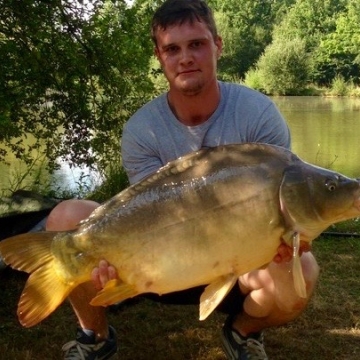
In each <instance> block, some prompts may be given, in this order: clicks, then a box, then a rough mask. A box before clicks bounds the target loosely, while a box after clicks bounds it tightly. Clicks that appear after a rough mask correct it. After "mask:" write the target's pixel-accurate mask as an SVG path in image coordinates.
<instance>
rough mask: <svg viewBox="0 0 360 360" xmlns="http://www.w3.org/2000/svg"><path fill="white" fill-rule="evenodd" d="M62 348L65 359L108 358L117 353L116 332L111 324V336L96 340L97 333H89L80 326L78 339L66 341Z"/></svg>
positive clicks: (92, 359) (104, 359)
mask: <svg viewBox="0 0 360 360" xmlns="http://www.w3.org/2000/svg"><path fill="white" fill-rule="evenodd" d="M62 350H63V351H64V352H65V356H64V359H65V360H108V359H111V358H112V357H113V356H114V355H116V351H117V344H116V332H115V330H114V328H113V327H112V326H109V338H108V339H106V340H102V341H99V342H95V334H94V333H92V334H91V335H87V334H86V333H85V332H84V331H83V330H82V329H80V328H78V330H77V335H76V340H72V341H69V342H68V343H66V344H65V345H64V346H63V347H62Z"/></svg>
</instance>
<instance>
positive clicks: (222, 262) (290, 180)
mask: <svg viewBox="0 0 360 360" xmlns="http://www.w3.org/2000/svg"><path fill="white" fill-rule="evenodd" d="M359 210H360V185H359V180H356V179H350V178H348V177H345V176H343V175H340V174H338V173H336V172H333V171H329V170H326V169H323V168H319V167H316V166H313V165H310V164H308V163H306V162H303V161H302V160H300V159H299V158H298V157H297V156H296V155H294V154H293V153H292V152H290V151H288V150H286V149H284V148H280V147H277V146H271V145H264V144H241V145H226V146H220V147H217V148H212V149H205V150H201V151H197V152H194V153H192V154H189V155H187V156H184V157H182V158H180V159H178V160H175V161H173V162H170V163H169V164H167V165H166V166H164V167H163V168H161V169H160V170H159V171H157V172H156V173H155V174H153V175H151V176H149V177H148V178H146V179H145V180H143V181H141V182H139V183H137V184H134V185H132V186H130V187H129V188H127V189H126V190H124V191H122V192H121V193H119V194H118V195H116V196H114V197H113V198H112V199H110V200H109V201H107V202H106V203H104V204H103V205H101V206H100V207H99V208H97V209H96V210H95V211H94V212H93V213H92V214H91V215H90V217H89V218H88V219H86V220H85V221H83V222H82V223H81V224H80V225H79V227H78V229H77V230H75V231H70V232H59V233H51V232H42V233H27V234H23V235H19V236H15V237H12V238H9V239H7V240H4V241H2V242H0V252H1V255H2V256H3V258H4V259H5V262H6V263H8V264H10V265H11V266H12V267H13V268H15V269H18V270H22V271H26V272H28V273H31V275H30V277H29V279H28V281H27V283H26V285H25V288H24V290H23V293H22V295H21V299H20V301H19V306H18V316H19V320H20V322H21V323H22V324H23V325H24V326H27V327H29V326H32V325H35V324H37V323H38V322H39V321H41V320H42V319H44V318H45V317H47V316H48V315H49V314H50V313H51V312H52V311H54V310H55V309H56V308H57V307H58V306H59V305H60V304H61V303H62V302H63V300H64V299H65V298H66V297H67V296H68V294H69V293H70V292H71V291H72V290H73V289H74V288H75V287H76V286H77V285H79V284H81V283H83V282H86V281H89V280H90V274H91V271H92V269H93V268H94V267H95V266H97V265H98V263H99V260H100V259H106V260H107V261H108V262H110V263H111V264H113V265H114V266H115V267H116V269H117V272H118V276H119V279H120V280H112V281H110V282H108V283H107V285H106V286H105V288H104V289H103V290H102V291H101V292H100V293H98V295H97V296H96V297H95V298H94V299H93V300H92V302H91V303H92V304H93V305H109V304H112V303H115V302H117V301H120V300H123V299H126V298H129V297H133V296H136V295H138V294H142V293H148V292H153V293H157V294H165V293H169V292H173V291H178V290H182V289H187V288H190V287H194V286H198V285H202V284H209V285H208V286H207V288H206V289H205V291H204V293H203V295H202V296H201V299H200V318H201V319H204V318H206V317H207V316H208V315H209V314H210V313H211V311H212V310H213V309H214V308H215V307H216V306H217V305H218V304H219V302H221V300H222V299H223V297H224V296H225V295H226V293H227V292H228V291H229V290H230V288H231V287H232V286H233V285H234V283H235V282H236V279H237V278H238V276H239V275H241V274H244V273H247V272H249V271H251V270H253V269H257V268H259V267H262V266H264V265H266V264H267V263H269V262H271V260H272V259H273V257H274V255H275V254H276V252H277V248H278V246H279V245H280V243H281V242H282V241H285V242H286V243H288V244H289V245H294V248H295V249H296V247H297V243H298V241H299V240H304V241H308V242H311V241H312V240H313V239H314V238H316V237H317V236H318V235H319V234H320V233H321V232H322V231H324V230H325V229H326V228H327V227H328V226H329V225H331V224H333V223H335V222H339V221H343V220H346V219H349V218H353V217H357V216H359V215H360V211H359ZM293 243H294V244H293ZM294 253H295V255H294V258H295V261H294V264H295V266H294V267H295V269H294V270H295V282H297V283H298V285H297V288H298V293H299V294H300V295H301V294H303V292H304V291H305V286H304V283H303V278H302V273H301V267H300V265H299V261H298V256H297V255H296V251H295V252H294ZM296 260H297V261H296ZM302 296H304V295H302Z"/></svg>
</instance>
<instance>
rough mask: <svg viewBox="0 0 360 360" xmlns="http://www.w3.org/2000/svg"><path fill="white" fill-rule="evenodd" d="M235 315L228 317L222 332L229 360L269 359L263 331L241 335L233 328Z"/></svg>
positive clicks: (223, 343) (224, 347)
mask: <svg viewBox="0 0 360 360" xmlns="http://www.w3.org/2000/svg"><path fill="white" fill-rule="evenodd" d="M232 323H233V317H230V316H229V317H228V319H227V320H226V322H225V324H224V326H223V329H222V334H221V340H222V345H223V349H224V352H225V354H226V356H227V358H228V359H229V360H268V357H267V355H266V353H265V349H264V344H263V340H264V335H263V333H262V332H259V333H254V334H250V335H249V336H248V337H243V336H241V335H240V334H239V333H238V332H237V331H236V330H234V329H233V328H232Z"/></svg>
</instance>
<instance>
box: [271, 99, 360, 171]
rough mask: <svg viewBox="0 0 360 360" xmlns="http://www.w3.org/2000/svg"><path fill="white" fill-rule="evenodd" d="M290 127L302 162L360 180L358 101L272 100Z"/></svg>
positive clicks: (359, 114) (294, 147)
mask: <svg viewBox="0 0 360 360" xmlns="http://www.w3.org/2000/svg"><path fill="white" fill-rule="evenodd" d="M273 100H274V101H275V103H276V104H277V106H278V107H279V109H280V111H281V112H282V114H283V115H284V117H285V118H286V120H287V121H288V123H289V127H290V131H291V135H292V150H293V151H294V152H295V153H296V154H297V155H299V156H300V157H301V158H302V159H303V160H305V161H308V162H310V163H312V164H315V165H319V166H322V167H325V168H328V169H332V170H335V171H339V172H341V173H343V174H344V175H348V176H352V177H360V99H359V98H322V97H298V96H295V97H275V98H273Z"/></svg>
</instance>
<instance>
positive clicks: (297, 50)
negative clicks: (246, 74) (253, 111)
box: [257, 37, 309, 95]
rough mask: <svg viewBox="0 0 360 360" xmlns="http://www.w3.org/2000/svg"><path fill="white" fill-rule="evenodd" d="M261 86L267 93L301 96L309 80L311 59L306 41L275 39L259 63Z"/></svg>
mask: <svg viewBox="0 0 360 360" xmlns="http://www.w3.org/2000/svg"><path fill="white" fill-rule="evenodd" d="M257 71H258V72H259V73H260V79H261V84H262V87H263V89H264V91H265V92H266V93H269V94H274V95H294V94H299V93H301V91H303V90H304V89H305V88H306V85H307V81H308V78H309V58H308V55H307V53H306V45H305V41H304V40H302V39H300V38H295V39H289V38H286V37H285V38H284V37H280V38H277V39H275V40H274V41H273V42H272V43H271V44H270V45H269V46H268V47H267V48H266V50H265V52H264V54H263V55H262V56H261V57H260V59H259V61H258V63H257Z"/></svg>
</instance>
